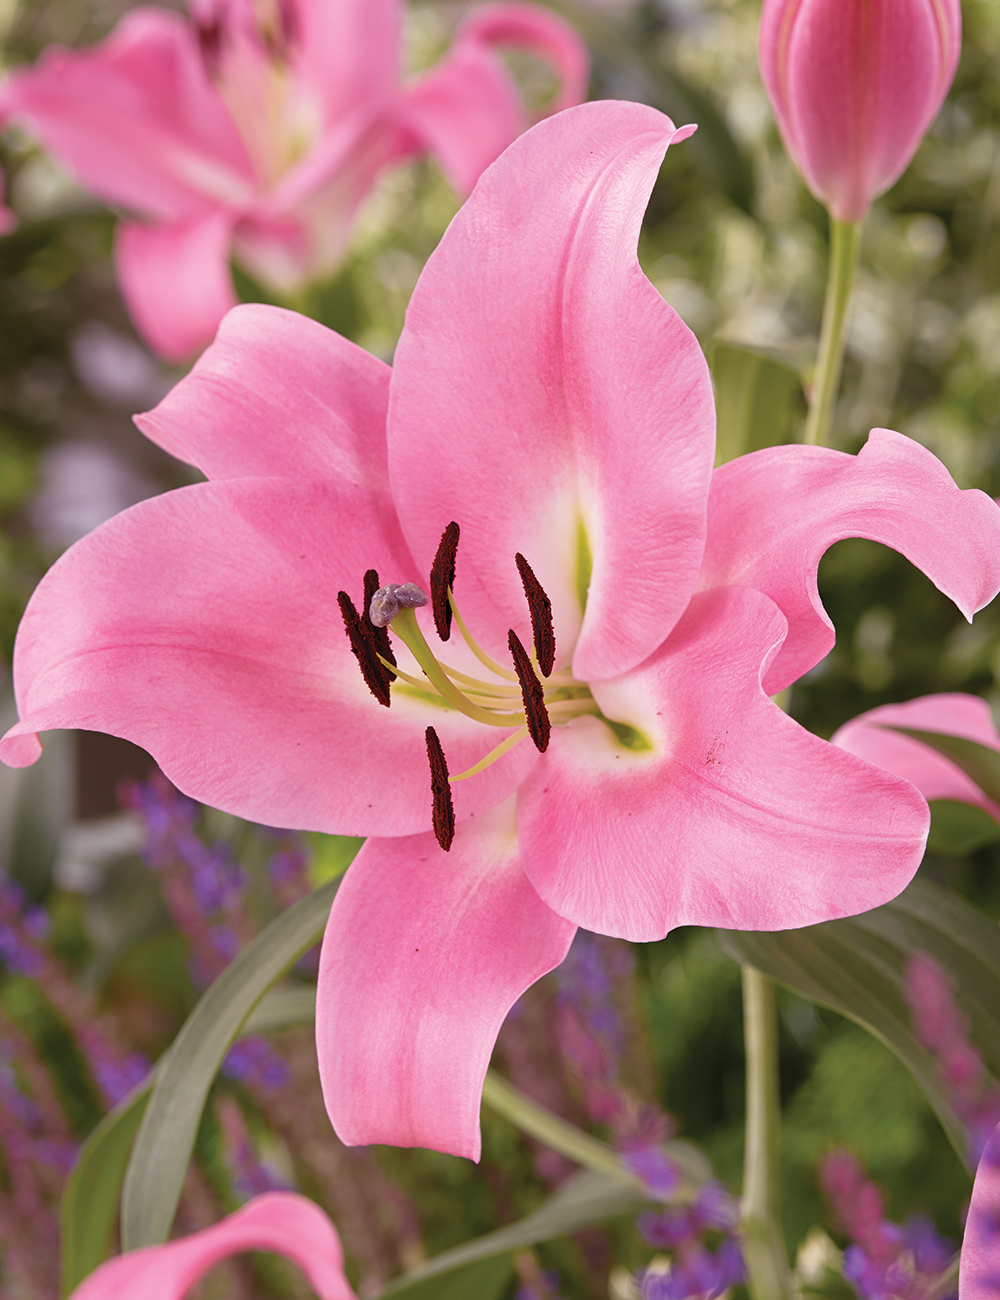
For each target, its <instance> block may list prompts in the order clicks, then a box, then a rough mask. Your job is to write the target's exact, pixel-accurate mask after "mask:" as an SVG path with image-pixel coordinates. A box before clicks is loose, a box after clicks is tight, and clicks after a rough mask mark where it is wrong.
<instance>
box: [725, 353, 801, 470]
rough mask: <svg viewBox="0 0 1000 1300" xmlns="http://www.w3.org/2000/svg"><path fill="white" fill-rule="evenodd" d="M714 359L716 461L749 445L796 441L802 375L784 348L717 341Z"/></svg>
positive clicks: (750, 448)
mask: <svg viewBox="0 0 1000 1300" xmlns="http://www.w3.org/2000/svg"><path fill="white" fill-rule="evenodd" d="M709 362H710V364H711V367H712V383H713V385H714V388H715V406H716V413H717V420H718V437H717V442H716V464H718V465H724V464H725V463H726V461H730V460H735V459H736V457H737V456H742V455H745V453H746V452H748V451H760V449H761V448H762V447H777V446H778V445H779V444H781V443H785V442H790V441H791V438H792V431H793V428H792V426H793V422H794V417H795V414H796V406H802V407H803V409H804V398H803V395H802V380H801V378H800V376H799V373H798V371H797V370H796V368H795V366H794V365H793V364H792V363H791V362H790V361H788V360H786V359H785V358H784V357H782V356H781V354H780V353H777V352H772V351H770V350H769V349H766V348H753V347H748V346H746V345H745V344H739V345H737V344H735V343H726V342H724V341H720V340H717V341H716V342H715V343H713V345H712V347H711V350H710V353H709Z"/></svg>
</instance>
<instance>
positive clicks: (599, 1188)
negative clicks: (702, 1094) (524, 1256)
mask: <svg viewBox="0 0 1000 1300" xmlns="http://www.w3.org/2000/svg"><path fill="white" fill-rule="evenodd" d="M650 1205H651V1202H650V1200H649V1197H648V1196H647V1195H646V1193H644V1192H643V1190H642V1188H641V1187H639V1186H638V1185H636V1184H632V1185H630V1184H629V1183H627V1182H623V1181H622V1180H621V1179H620V1178H614V1177H609V1176H608V1175H607V1174H599V1173H597V1172H596V1171H595V1170H592V1169H588V1170H585V1171H584V1172H583V1173H580V1174H577V1175H576V1176H575V1177H574V1178H571V1179H570V1180H569V1181H568V1182H567V1183H564V1184H563V1186H562V1187H560V1189H559V1191H558V1192H556V1194H555V1195H554V1196H553V1197H552V1198H551V1199H550V1200H548V1201H546V1202H545V1204H544V1205H542V1206H541V1207H540V1208H539V1209H537V1210H536V1211H535V1212H534V1214H529V1215H528V1217H527V1218H525V1219H519V1220H518V1222H517V1223H511V1224H509V1225H508V1226H507V1227H506V1228H501V1229H499V1231H497V1232H491V1233H489V1235H488V1236H485V1237H477V1238H476V1240H475V1241H467V1242H465V1243H464V1244H463V1245H461V1246H456V1247H455V1249H454V1250H446V1251H445V1252H444V1253H443V1254H441V1255H436V1256H435V1257H434V1258H433V1259H430V1260H428V1261H427V1263H426V1264H422V1265H421V1266H420V1267H419V1268H417V1269H414V1271H413V1272H412V1273H407V1274H406V1275H405V1276H404V1277H401V1278H397V1279H396V1281H394V1282H390V1283H389V1285H388V1286H387V1287H386V1288H385V1289H384V1290H383V1291H382V1292H381V1293H380V1296H379V1300H382V1297H383V1296H384V1297H386V1300H388V1297H389V1296H392V1297H393V1298H394V1300H395V1298H396V1297H400V1298H402V1297H405V1300H436V1298H437V1297H439V1296H443V1295H445V1294H447V1295H449V1296H452V1295H454V1297H455V1298H456V1300H457V1297H458V1296H459V1295H460V1294H461V1295H463V1296H464V1295H466V1294H469V1295H473V1294H475V1295H476V1297H477V1300H478V1292H475V1291H474V1288H473V1286H472V1283H473V1282H474V1281H475V1280H476V1278H477V1277H478V1276H479V1274H478V1273H476V1272H474V1271H473V1267H474V1266H475V1267H477V1268H478V1267H479V1266H480V1265H481V1264H482V1261H484V1260H489V1259H496V1258H498V1257H500V1256H508V1257H509V1256H510V1254H511V1253H512V1252H513V1251H515V1250H523V1249H525V1248H526V1247H528V1246H535V1245H537V1244H538V1243H539V1242H540V1241H552V1240H553V1239H554V1238H556V1237H565V1236H567V1235H569V1234H570V1233H572V1232H579V1231H580V1229H581V1228H589V1227H591V1226H592V1225H593V1224H595V1223H605V1222H607V1220H609V1219H616V1218H623V1217H625V1216H626V1215H634V1214H638V1213H640V1212H641V1211H642V1210H646V1209H649V1208H650ZM460 1270H461V1271H462V1273H463V1275H464V1276H463V1281H464V1282H466V1283H468V1284H469V1285H463V1286H462V1288H461V1291H459V1289H458V1288H457V1287H456V1288H455V1289H454V1291H453V1290H452V1287H451V1286H450V1285H449V1286H448V1289H447V1291H446V1290H445V1285H444V1283H445V1280H446V1279H447V1278H448V1275H449V1274H454V1273H457V1272H459V1271H460Z"/></svg>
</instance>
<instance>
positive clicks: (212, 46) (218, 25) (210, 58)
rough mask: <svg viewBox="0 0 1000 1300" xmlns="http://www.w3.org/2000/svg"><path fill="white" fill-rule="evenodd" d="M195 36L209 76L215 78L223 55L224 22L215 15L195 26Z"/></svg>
mask: <svg viewBox="0 0 1000 1300" xmlns="http://www.w3.org/2000/svg"><path fill="white" fill-rule="evenodd" d="M195 36H196V37H197V40H198V47H199V49H200V50H201V57H202V59H203V60H204V63H205V70H206V71H207V72H208V75H209V76H210V77H211V76H214V74H215V71H216V69H217V67H218V64H219V55H220V54H221V53H222V20H221V18H219V17H217V16H215V15H213V16H212V17H211V18H210V19H207V18H206V19H204V20H203V21H202V22H199V23H196V24H195Z"/></svg>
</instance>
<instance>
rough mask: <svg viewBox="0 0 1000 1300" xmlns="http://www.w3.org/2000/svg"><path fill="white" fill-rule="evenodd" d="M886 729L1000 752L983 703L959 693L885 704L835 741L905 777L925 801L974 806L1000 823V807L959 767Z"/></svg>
mask: <svg viewBox="0 0 1000 1300" xmlns="http://www.w3.org/2000/svg"><path fill="white" fill-rule="evenodd" d="M887 726H888V727H913V728H915V729H917V730H919V731H941V732H944V733H945V734H946V735H949V736H964V737H965V738H966V739H967V740H974V741H976V742H977V743H978V744H980V745H986V746H987V747H988V748H989V749H995V750H997V751H998V752H1000V735H997V729H996V727H995V726H994V723H993V715H992V713H991V712H990V706H989V705H988V704H987V703H986V701H985V700H982V699H980V698H979V696H978V695H962V694H958V693H955V694H948V695H944V694H942V695H924V696H922V697H921V698H920V699H917V700H908V701H907V702H906V703H905V704H883V705H882V706H881V707H880V708H877V709H869V710H868V712H867V713H862V714H860V715H859V716H858V717H856V718H852V719H851V721H850V722H847V723H845V724H844V725H843V726H842V727H841V728H840V730H839V731H837V732H836V733H835V734H834V735H833V736H832V738H831V739H832V742H833V744H835V745H839V746H840V747H841V749H846V750H847V751H848V753H851V754H857V756H858V758H863V759H864V760H865V762H866V763H874V765H875V766H876V767H881V768H884V769H885V771H887V772H895V773H896V775H897V776H902V777H905V778H906V780H907V781H911V782H912V783H913V784H914V785H915V786H916V787H917V789H918V790H919V791H920V793H921V794H922V795H923V796H924V798H925V799H957V800H959V801H960V802H961V803H971V804H975V806H976V807H977V808H982V809H983V811H984V812H988V813H989V814H990V816H991V817H993V818H995V819H996V820H997V821H998V822H1000V807H998V805H997V804H995V803H994V802H993V800H992V799H988V798H987V797H986V795H984V794H983V792H982V790H980V788H979V786H978V785H976V783H975V781H973V780H972V778H971V777H968V776H966V775H965V773H964V772H963V771H962V769H961V768H959V767H956V766H955V764H954V763H952V762H950V761H949V760H948V759H947V758H945V756H944V755H943V754H939V753H938V752H937V751H936V750H933V749H930V748H928V746H927V745H922V744H921V743H920V741H919V740H912V739H911V738H910V737H909V736H901V735H900V734H899V732H898V731H887V730H886V727H887Z"/></svg>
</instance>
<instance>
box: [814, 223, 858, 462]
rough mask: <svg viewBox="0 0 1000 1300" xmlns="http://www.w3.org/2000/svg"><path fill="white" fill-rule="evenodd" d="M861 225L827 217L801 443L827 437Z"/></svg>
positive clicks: (819, 442)
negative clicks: (821, 294)
mask: <svg viewBox="0 0 1000 1300" xmlns="http://www.w3.org/2000/svg"><path fill="white" fill-rule="evenodd" d="M860 231H861V226H860V225H859V224H858V225H852V224H851V223H849V222H846V221H835V220H834V219H833V218H832V217H831V218H830V270H829V277H828V279H827V283H826V301H825V303H824V304H823V328H822V330H821V331H820V336H819V355H818V357H817V358H816V374H815V376H814V378H813V388H812V397H811V398H810V401H809V414H808V416H807V417H806V429H805V436H804V438H803V441H804V442H807V443H810V444H811V445H812V446H814V447H823V446H825V445H826V443H827V441H828V439H829V436H830V420H831V418H832V416H833V404H834V401H835V400H836V397H837V388H838V387H839V385H840V371H841V367H842V365H843V362H844V322H845V320H846V317H847V304H848V302H849V301H850V297H851V282H852V280H853V279H854V267H855V265H856V264H857V260H858V245H859V243H860V240H859V238H858V236H859V234H860Z"/></svg>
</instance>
